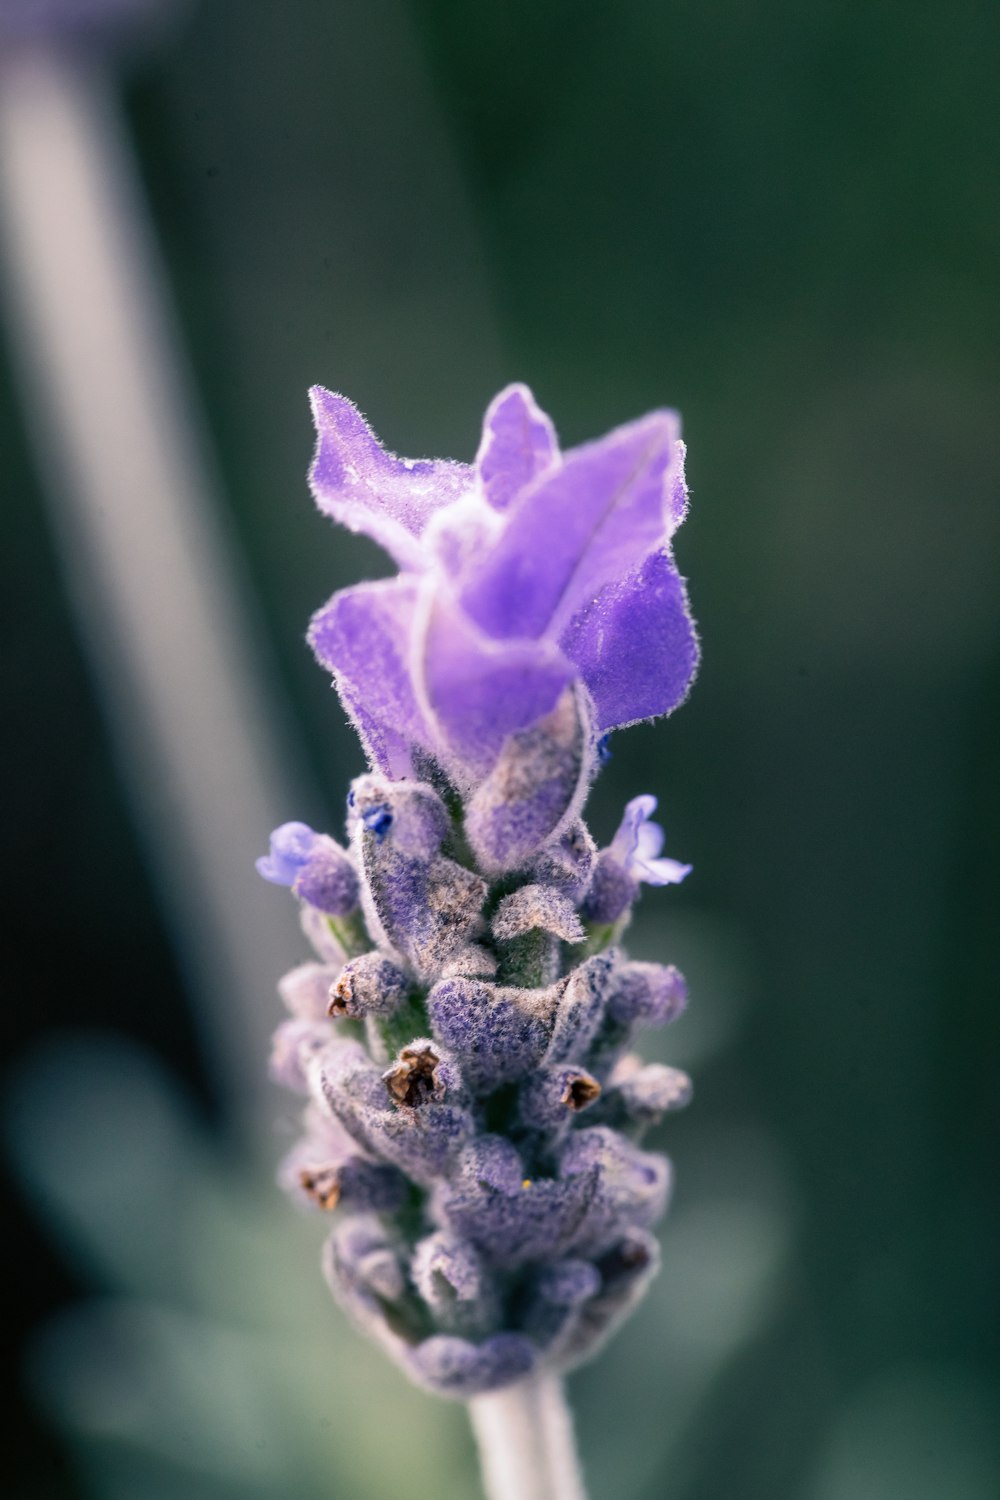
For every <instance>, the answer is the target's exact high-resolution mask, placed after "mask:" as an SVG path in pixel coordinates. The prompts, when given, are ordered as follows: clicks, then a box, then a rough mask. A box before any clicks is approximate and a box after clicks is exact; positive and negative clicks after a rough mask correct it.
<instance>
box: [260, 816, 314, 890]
mask: <svg viewBox="0 0 1000 1500" xmlns="http://www.w3.org/2000/svg"><path fill="white" fill-rule="evenodd" d="M316 838H317V835H316V834H315V833H314V832H313V830H312V829H311V828H310V827H309V824H308V823H282V825H281V827H280V828H276V829H275V830H274V832H273V833H272V834H271V851H270V853H269V854H265V855H264V856H263V858H262V859H258V860H257V863H256V869H257V874H258V875H263V877H264V879H265V880H269V881H270V882H271V884H272V885H289V886H290V885H294V883H295V879H296V876H297V875H298V873H299V871H300V870H301V869H303V868H304V866H305V865H306V864H307V863H308V860H309V856H310V855H311V854H312V852H313V849H314V848H315V845H316Z"/></svg>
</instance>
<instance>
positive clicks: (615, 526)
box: [462, 412, 677, 638]
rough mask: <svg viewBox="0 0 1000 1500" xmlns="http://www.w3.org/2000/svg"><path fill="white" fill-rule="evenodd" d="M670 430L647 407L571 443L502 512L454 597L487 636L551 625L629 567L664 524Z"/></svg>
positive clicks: (672, 424) (669, 416)
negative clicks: (495, 532) (598, 435)
mask: <svg viewBox="0 0 1000 1500" xmlns="http://www.w3.org/2000/svg"><path fill="white" fill-rule="evenodd" d="M676 437H677V418H676V416H675V414H674V413H673V412H654V413H652V415H650V416H647V417H643V418H642V419H641V420H640V421H638V422H633V423H631V424H630V425H629V426H627V427H619V428H617V429H616V430H615V431H614V432H611V433H609V434H608V435H607V436H606V437H604V438H602V439H601V440H600V441H599V442H596V443H590V444H587V445H586V446H584V447H582V448H576V449H574V450H573V451H572V452H571V453H569V454H567V456H566V460H565V463H564V464H563V465H562V466H561V467H560V468H557V469H554V470H551V471H549V472H548V473H546V474H543V475H542V476H541V478H539V479H538V480H536V482H535V483H534V484H533V485H531V486H530V487H529V489H528V490H526V491H525V493H524V494H523V495H522V497H521V498H520V500H518V502H517V503H516V505H515V506H514V507H513V509H512V510H511V512H510V520H509V522H508V524H507V527H506V530H505V531H504V533H503V535H502V536H501V537H500V538H499V540H498V541H497V544H496V546H495V547H494V548H493V549H492V550H491V552H490V553H489V554H488V555H487V556H486V557H484V559H483V561H482V563H481V564H480V566H479V567H478V568H475V569H473V570H472V571H471V572H470V574H469V576H468V578H467V580H466V583H465V587H464V588H463V591H462V604H463V605H464V607H465V609H466V611H467V613H468V614H470V615H471V616H472V617H473V618H474V619H475V620H476V621H477V622H478V623H479V624H480V625H481V626H482V628H483V629H484V630H485V631H486V633H487V634H488V635H492V636H497V637H500V638H506V637H510V636H540V635H542V634H543V633H545V632H555V631H558V630H559V629H560V628H561V626H562V625H563V624H565V623H566V622H567V621H568V620H570V619H571V618H572V616H573V615H574V614H576V613H577V612H578V611H579V610H580V609H581V608H582V607H583V606H584V605H586V604H588V603H589V602H590V601H591V600H592V599H593V598H594V597H595V595H596V594H598V593H599V592H600V590H601V589H602V588H603V587H604V585H605V584H607V583H610V582H611V581H612V580H613V579H616V578H621V577H623V576H624V575H626V574H628V573H630V572H631V571H632V570H633V569H634V568H635V567H636V566H637V564H638V563H639V562H640V561H641V559H642V558H644V557H645V556H646V555H647V554H648V553H649V552H650V551H651V550H652V549H653V548H654V547H656V546H658V545H660V544H661V543H662V542H663V541H664V539H665V535H666V533H667V531H668V529H669V527H670V526H672V524H673V523H672V516H670V514H669V513H668V496H669V494H670V487H671V486H672V483H673V472H672V465H673V462H674V457H675V453H674V445H675V441H676Z"/></svg>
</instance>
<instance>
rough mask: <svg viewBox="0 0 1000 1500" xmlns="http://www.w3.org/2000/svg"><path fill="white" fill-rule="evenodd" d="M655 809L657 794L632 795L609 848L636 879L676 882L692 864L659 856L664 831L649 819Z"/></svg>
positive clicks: (682, 877) (646, 882) (675, 883)
mask: <svg viewBox="0 0 1000 1500" xmlns="http://www.w3.org/2000/svg"><path fill="white" fill-rule="evenodd" d="M655 811H656V798H655V797H653V796H651V795H650V794H649V793H646V794H645V795H644V796H642V797H633V798H632V801H631V802H630V803H628V805H627V806H626V808H625V816H624V817H623V818H622V821H621V825H620V826H619V829H618V832H617V833H616V834H615V836H614V839H613V840H612V842H611V852H612V854H613V855H614V857H615V858H616V860H617V862H618V863H619V864H620V865H621V867H622V869H623V870H624V871H625V873H626V874H627V875H629V876H631V878H632V879H633V880H635V881H639V882H642V883H643V884H645V885H679V884H680V883H681V881H682V880H685V879H686V878H687V876H688V875H690V874H691V871H692V869H693V868H694V866H693V865H682V864H681V863H680V862H679V861H678V860H676V859H666V858H661V857H660V851H661V849H662V848H663V841H664V838H665V837H666V835H665V834H664V832H663V829H662V828H661V827H660V825H659V823H652V822H650V819H651V818H652V816H653V814H654V812H655Z"/></svg>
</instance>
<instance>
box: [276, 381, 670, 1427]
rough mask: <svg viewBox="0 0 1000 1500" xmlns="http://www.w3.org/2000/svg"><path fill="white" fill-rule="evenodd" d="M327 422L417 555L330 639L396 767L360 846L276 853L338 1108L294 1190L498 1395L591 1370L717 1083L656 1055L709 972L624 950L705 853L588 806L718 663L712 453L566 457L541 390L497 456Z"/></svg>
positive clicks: (311, 1051) (292, 833)
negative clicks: (629, 746) (672, 1153)
mask: <svg viewBox="0 0 1000 1500" xmlns="http://www.w3.org/2000/svg"><path fill="white" fill-rule="evenodd" d="M313 408H314V412H315V416H316V422H317V427H318V431H319V441H318V446H317V449H316V456H315V460H314V463H313V468H312V475H311V481H312V487H313V492H314V494H315V496H316V499H317V501H318V503H319V505H320V508H321V509H322V510H324V511H325V512H327V513H328V514H330V515H332V516H333V517H335V518H336V519H337V520H339V521H341V522H342V523H343V524H345V525H347V526H349V527H351V528H352V529H354V530H357V531H363V532H366V533H367V534H368V535H369V536H372V537H374V538H375V540H376V541H378V542H380V543H381V545H382V546H384V547H385V548H386V550H387V551H388V552H389V553H390V554H391V555H392V557H393V558H394V559H395V561H396V563H397V564H398V567H399V573H398V575H397V576H396V577H394V578H391V579H389V580H386V581H382V582H379V583H367V584H360V585H358V586H357V587H355V588H349V589H345V590H343V591H342V592H340V593H338V594H335V595H334V597H333V598H332V599H331V600H330V601H329V603H328V604H327V605H325V606H324V608H323V609H321V610H320V611H319V613H318V614H317V615H316V616H315V617H314V619H313V622H312V627H311V631H310V639H311V641H312V645H313V647H314V649H315V651H316V654H317V656H318V657H319V659H320V661H321V662H322V663H323V664H324V665H325V666H326V667H328V668H329V669H330V670H331V671H332V672H333V675H334V680H335V682H336V685H337V688H338V690H339V692H340V695H341V698H342V700H343V702H344V704H345V706H346V707H347V710H348V712H349V713H350V715H351V717H352V719H353V720H354V723H355V724H356V726H357V728H358V730H359V732H360V734H361V738H362V741H363V743H364V746H365V749H366V751H367V754H368V758H369V762H370V769H369V770H368V771H367V772H366V773H365V774H364V775H362V776H359V777H357V778H356V779H355V781H354V783H353V785H352V788H351V792H350V795H349V797H348V811H347V832H346V842H347V845H348V848H347V849H344V848H342V847H341V846H340V845H339V844H337V843H335V841H334V840H333V839H331V838H329V837H328V836H326V835H324V834H317V833H315V832H314V831H313V830H312V829H311V828H308V827H307V826H306V825H305V824H302V823H287V824H285V825H284V826H283V827H281V828H279V829H277V830H276V831H275V833H274V834H273V835H272V838H271V849H270V853H269V854H268V855H267V856H266V857H265V858H264V859H262V860H260V861H259V862H258V869H259V870H260V872H261V874H262V875H263V876H264V877H265V878H266V879H268V880H271V881H273V882H275V883H276V884H280V885H286V886H289V887H290V888H291V890H292V891H293V893H294V894H295V895H297V896H298V897H299V898H300V900H301V902H302V920H303V927H304V930H305V932H306V934H307V936H308V937H309V939H310V941H311V943H312V945H313V947H314V948H315V950H316V955H317V959H318V962H317V961H313V962H311V963H304V964H301V965H300V966H299V967H298V968H296V969H294V970H292V972H291V973H290V974H289V975H287V976H286V977H285V979H284V980H283V981H282V982H281V985H280V992H281V995H282V998H283V1000H284V1002H285V1005H286V1007H287V1009H288V1011H289V1012H290V1019H288V1020H286V1021H285V1022H283V1024H282V1025H281V1026H279V1027H278V1030H277V1033H276V1036H275V1044H274V1052H273V1056H272V1064H271V1066H272V1075H273V1076H274V1077H275V1078H277V1079H279V1080H280V1081H282V1082H284V1083H285V1084H286V1085H287V1086H288V1087H290V1088H292V1089H294V1090H297V1091H298V1092H300V1093H304V1094H306V1095H307V1097H308V1099H309V1103H308V1106H307V1108H306V1111H305V1120H304V1134H303V1137H302V1139H301V1140H300V1141H299V1143H298V1144H297V1145H296V1146H295V1148H294V1149H293V1150H292V1151H291V1153H290V1154H289V1155H288V1156H287V1157H286V1159H285V1162H284V1164H283V1166H282V1168H281V1181H282V1183H283V1185H284V1186H285V1188H286V1189H287V1190H288V1191H289V1192H290V1193H291V1195H292V1196H293V1198H295V1199H296V1200H297V1201H298V1202H299V1203H300V1204H302V1205H303V1206H309V1207H312V1208H319V1209H321V1210H323V1211H326V1212H333V1211H336V1212H337V1213H338V1214H339V1215H340V1216H341V1220H342V1222H341V1223H340V1225H339V1227H336V1228H335V1229H334V1231H333V1233H332V1235H331V1237H330V1239H329V1241H328V1244H327V1250H326V1259H325V1269H326V1274H327V1276H328V1278H329V1281H330V1284H331V1287H332V1289H333V1291H334V1293H335V1294H336V1296H337V1297H338V1298H339V1299H340V1301H341V1302H342V1303H343V1304H344V1306H345V1307H346V1308H347V1309H348V1310H349V1311H350V1313H351V1314H352V1316H353V1317H354V1318H355V1320H356V1321H357V1322H358V1323H359V1324H360V1325H361V1326H362V1327H363V1328H365V1329H366V1330H367V1331H368V1332H370V1333H372V1334H373V1335H374V1336H375V1337H376V1338H377V1339H378V1340H379V1341H380V1342H381V1343H382V1344H383V1346H384V1347H385V1348H386V1349H387V1350H388V1352H389V1353H390V1354H391V1355H392V1356H393V1358H394V1359H396V1360H397V1361H398V1362H399V1364H400V1365H401V1366H402V1367H403V1368H404V1369H405V1370H406V1371H407V1372H408V1373H409V1374H410V1375H411V1376H412V1377H413V1378H414V1379H415V1380H417V1381H418V1382H420V1383H421V1384H422V1385H424V1386H425V1387H427V1388H428V1389H430V1390H433V1391H436V1392H438V1393H439V1394H443V1395H449V1396H454V1397H460V1398H463V1399H469V1398H473V1397H476V1396H479V1395H481V1394H483V1393H486V1392H490V1391H493V1390H496V1389H498V1388H500V1387H502V1386H505V1385H510V1384H513V1383H515V1382H517V1381H520V1380H522V1379H523V1378H524V1377H525V1376H526V1375H527V1374H528V1373H529V1372H534V1373H535V1374H538V1375H541V1374H542V1373H544V1372H552V1371H561V1370H564V1369H566V1368H568V1367H569V1366H570V1365H572V1364H575V1363H577V1362H578V1361H579V1360H581V1359H584V1358H586V1357H587V1356H588V1355H589V1354H591V1353H592V1352H593V1351H594V1350H595V1349H596V1348H597V1347H598V1346H599V1345H600V1344H601V1343H602V1342H603V1341H604V1339H605V1338H607V1336H608V1335H609V1333H610V1332H611V1331H612V1330H613V1329H614V1328H615V1327H616V1326H617V1325H618V1323H619V1322H620V1321H621V1320H622V1318H623V1317H625V1315H626V1314H627V1313H628V1311H629V1310H630V1309H631V1308H632V1307H633V1306H634V1305H635V1303H636V1302H637V1301H638V1299H639V1297H640V1296H641V1295H642V1293H643V1291H644V1290H645V1288H646V1286H647V1284H648V1282H649V1280H650V1277H651V1276H652V1275H653V1273H654V1272H655V1269H656V1266H657V1247H656V1242H655V1240H653V1239H652V1237H651V1235H650V1228H651V1226H652V1225H653V1224H654V1223H655V1221H656V1220H657V1219H658V1218H659V1216H660V1215H661V1214H662V1213H663V1211H664V1209H665V1207H666V1202H667V1198H668V1195H669V1186H670V1180H671V1177H670V1168H669V1164H668V1163H667V1161H666V1160H665V1159H664V1158H663V1157H661V1156H658V1155H654V1154H650V1153H647V1152H644V1151H641V1150H639V1149H638V1146H637V1144H636V1138H637V1137H638V1136H640V1135H641V1134H642V1132H643V1131H644V1130H645V1129H646V1128H647V1127H648V1126H649V1125H651V1124H654V1123H655V1122H656V1121H658V1120H659V1119H660V1118H661V1117H662V1116H664V1115H665V1114H666V1113H668V1112H669V1111H671V1110H673V1109H676V1108H679V1107H681V1106H682V1105H683V1104H684V1103H685V1102H686V1101H687V1099H688V1097H689V1095H690V1091H691V1086H690V1082H689V1080H688V1079H687V1077H686V1075H684V1074H682V1073H680V1072H678V1071H677V1070H676V1069H672V1068H668V1067H666V1066H664V1065H663V1064H660V1063H656V1064H652V1065H643V1063H642V1060H641V1059H640V1058H639V1057H638V1056H637V1055H636V1054H634V1053H633V1052H632V1051H631V1048H632V1046H633V1043H634V1041H635V1039H636V1036H637V1034H639V1033H641V1031H642V1029H643V1028H644V1027H648V1026H654V1025H662V1024H664V1023H666V1022H668V1021H670V1020H672V1019H674V1017H675V1016H677V1015H679V1014H680V1012H681V1011H682V1010H683V1007H684V1004H685V1000H686V989H685V985H684V980H683V978H682V976H681V975H680V974H679V973H678V971H677V970H676V969H675V968H673V967H672V966H669V965H663V964H652V963H633V962H630V961H629V960H628V958H627V956H626V955H625V953H624V952H623V951H622V950H621V949H620V948H619V947H618V946H617V940H618V937H619V935H620V934H621V932H622V931H623V930H624V927H625V925H626V921H627V916H628V911H629V908H630V907H631V904H632V903H633V901H634V900H635V898H636V896H637V895H638V893H639V888H640V885H641V884H643V883H645V884H647V885H670V884H676V883H677V882H678V881H680V880H682V879H684V877H685V876H686V875H687V874H688V873H689V872H690V866H688V865H681V864H679V863H678V862H677V861H676V860H672V859H667V858H665V857H664V856H663V853H662V849H663V831H662V829H661V828H660V827H659V825H658V824H656V823H654V822H652V821H651V818H652V814H653V812H654V811H655V809H656V799H655V798H654V797H651V796H648V795H647V796H641V797H636V798H634V799H633V800H632V801H631V802H630V803H629V804H628V806H627V808H626V809H625V815H624V818H623V820H622V823H621V826H620V828H619V829H618V832H617V833H616V834H615V837H614V838H613V840H612V841H611V843H610V845H609V846H608V847H607V848H606V849H604V850H602V851H601V852H600V853H598V850H597V847H596V845H595V843H594V840H593V838H592V837H591V834H590V832H589V831H588V829H587V827H586V824H585V823H584V822H583V820H582V816H581V814H582V811H583V802H584V799H585V796H586V793H587V790H588V787H589V784H590V781H591V778H592V776H593V775H594V773H595V771H596V769H597V766H598V763H599V762H600V761H602V760H603V759H604V758H605V756H603V755H602V753H601V751H602V746H603V744H604V738H605V736H606V735H607V733H608V732H609V731H610V730H612V729H615V728H618V727H620V726H622V725H623V724H627V723H630V722H632V721H634V720H637V719H646V718H651V717H653V716H654V715H656V714H662V713H668V712H669V711H670V710H671V709H672V708H674V707H675V706H676V705H677V703H679V702H680V700H681V698H682V697H683V696H684V694H685V693H686V691H687V688H688V685H689V683H690V680H691V677H692V674H693V672H694V668H695V665H696V660H697V642H696V637H695V633H694V627H693V625H692V623H691V618H690V615H689V614H688V609H687V599H686V595H685V592H684V585H683V583H682V581H681V579H680V576H679V575H678V573H677V570H676V568H675V566H674V563H673V560H672V557H671V555H670V551H669V544H670V538H671V536H672V534H673V532H674V530H675V529H676V527H677V525H678V524H679V523H680V521H681V520H682V518H683V516H684V512H685V509H686V504H687V492H686V490H685V487H684V475H683V447H682V445H681V444H680V442H679V440H678V437H677V431H678V427H677V420H676V418H675V417H674V415H673V414H672V413H671V412H655V413H653V414H652V415H651V416H648V417H644V418H642V419H641V420H639V421H638V422H633V423H630V424H629V425H627V426H625V427H620V428H617V429H615V430H614V431H613V432H611V433H609V434H608V435H607V436H606V437H604V438H601V439H600V440H599V441H597V442H595V443H590V444H587V445H585V446H583V447H581V448H576V449H572V450H570V451H569V452H568V453H566V454H562V453H560V451H559V447H558V444H557V442H556V438H555V433H554V431H553V428H552V424H551V422H550V421H549V419H548V418H547V417H546V416H545V415H544V414H543V413H542V412H540V411H539V409H538V408H537V406H536V405H535V403H534V400H533V398H532V396H531V394H530V392H529V391H528V390H527V389H526V388H525V387H524V386H520V385H515V386H510V387H509V388H508V389H507V390H505V391H502V392H501V394H500V395H499V396H498V397H497V398H496V399H495V401H494V402H493V403H492V405H491V406H490V408H489V410H488V412H487V414H486V421H485V425H484V431H483V437H482V441H481V443H480V446H479V451H478V453H477V456H476V461H475V463H474V464H472V465H465V464H459V463H450V462H438V461H424V460H421V461H412V460H408V459H399V458H395V457H393V456H392V455H391V454H389V453H387V452H386V451H385V450H384V449H383V448H382V447H381V446H380V444H379V443H378V441H377V439H376V438H375V437H374V436H373V434H372V433H371V431H370V430H369V428H368V427H367V425H366V424H365V422H364V420H363V419H362V417H361V416H360V415H359V413H358V412H357V410H356V409H355V408H354V407H353V406H352V405H351V403H350V402H349V401H346V400H345V399H344V398H343V397H341V396H333V395H330V394H329V393H328V392H326V391H321V390H317V391H314V392H313ZM334 919H336V920H334Z"/></svg>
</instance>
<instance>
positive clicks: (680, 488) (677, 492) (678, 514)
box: [668, 439, 688, 536]
mask: <svg viewBox="0 0 1000 1500" xmlns="http://www.w3.org/2000/svg"><path fill="white" fill-rule="evenodd" d="M686 458H687V445H686V444H685V443H682V442H681V441H680V440H679V439H678V441H677V442H676V443H675V444H674V468H673V478H672V480H671V483H670V498H669V501H668V512H669V515H670V526H669V527H668V533H669V535H671V536H673V534H674V532H675V531H676V530H677V528H678V526H679V525H680V524H681V522H682V521H683V519H684V517H685V516H686V515H687V512H688V487H687V481H686V479H685V477H684V461H685V459H686Z"/></svg>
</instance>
